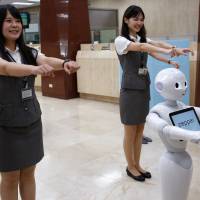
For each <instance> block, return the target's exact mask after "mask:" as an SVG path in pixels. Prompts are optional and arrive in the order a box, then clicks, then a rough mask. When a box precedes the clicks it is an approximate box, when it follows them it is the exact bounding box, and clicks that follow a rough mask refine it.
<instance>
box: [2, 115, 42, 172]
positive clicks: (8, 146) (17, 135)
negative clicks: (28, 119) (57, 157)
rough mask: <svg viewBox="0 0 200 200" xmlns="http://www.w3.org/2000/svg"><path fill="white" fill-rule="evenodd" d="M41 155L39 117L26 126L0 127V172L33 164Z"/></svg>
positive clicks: (40, 123) (40, 125)
mask: <svg viewBox="0 0 200 200" xmlns="http://www.w3.org/2000/svg"><path fill="white" fill-rule="evenodd" d="M43 156H44V149H43V139H42V122H41V119H40V120H39V121H37V122H34V123H33V124H32V125H30V126H28V127H0V172H9V171H14V170H20V169H23V168H26V167H30V166H33V165H35V164H36V163H38V162H39V161H40V160H41V159H42V158H43Z"/></svg>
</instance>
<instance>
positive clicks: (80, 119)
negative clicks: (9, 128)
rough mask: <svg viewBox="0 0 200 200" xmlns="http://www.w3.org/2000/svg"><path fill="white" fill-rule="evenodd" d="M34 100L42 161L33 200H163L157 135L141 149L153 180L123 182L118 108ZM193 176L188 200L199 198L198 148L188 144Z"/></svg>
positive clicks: (148, 132) (76, 101)
mask: <svg viewBox="0 0 200 200" xmlns="http://www.w3.org/2000/svg"><path fill="white" fill-rule="evenodd" d="M38 98H39V101H40V104H41V107H42V111H43V115H42V117H43V127H44V145H45V157H44V159H43V160H42V161H41V162H40V163H39V164H38V168H37V173H36V176H37V200H146V199H149V200H161V192H160V184H159V177H160V175H159V170H158V167H159V166H158V165H159V157H160V156H161V154H162V152H163V151H164V146H163V145H162V143H161V141H160V139H159V137H158V135H157V133H154V132H153V131H151V130H150V129H148V128H147V127H146V128H145V134H146V135H147V136H150V137H151V138H152V139H153V142H152V143H150V144H148V145H143V149H142V163H143V166H145V168H146V169H148V170H150V171H151V172H152V175H153V178H152V179H151V180H147V181H146V182H145V183H138V182H135V181H134V180H132V179H130V178H129V177H127V176H126V173H125V168H126V162H125V158H124V154H123V150H122V141H123V129H122V125H121V123H120V120H119V111H118V105H117V104H111V103H103V102H97V101H90V100H84V99H73V100H67V101H66V100H59V99H55V98H48V97H43V96H41V94H40V93H38ZM188 151H189V152H190V154H191V155H192V158H193V161H194V163H193V164H194V173H193V179H192V184H191V189H190V195H189V199H188V200H197V199H198V198H199V195H200V187H199V185H200V168H199V165H200V160H199V155H200V147H199V146H197V145H192V144H189V148H188Z"/></svg>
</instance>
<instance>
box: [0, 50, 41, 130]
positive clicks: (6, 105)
mask: <svg viewBox="0 0 200 200" xmlns="http://www.w3.org/2000/svg"><path fill="white" fill-rule="evenodd" d="M35 51H36V50H35ZM22 62H23V63H24V64H27V62H26V60H25V58H22ZM24 80H25V79H24V77H20V78H19V77H10V76H1V75H0V126H7V127H26V126H29V125H30V124H32V123H34V122H36V121H37V120H39V119H40V117H41V110H40V106H39V103H38V100H37V98H36V95H35V90H34V83H35V76H28V77H27V82H28V85H29V87H30V88H31V89H32V91H33V97H32V98H31V99H29V100H26V101H23V100H22V94H21V90H22V88H24V82H25V81H24Z"/></svg>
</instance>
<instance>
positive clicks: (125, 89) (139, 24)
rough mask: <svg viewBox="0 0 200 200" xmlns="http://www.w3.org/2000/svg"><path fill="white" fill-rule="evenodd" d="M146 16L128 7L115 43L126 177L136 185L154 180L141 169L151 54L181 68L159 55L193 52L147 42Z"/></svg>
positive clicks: (134, 7)
mask: <svg viewBox="0 0 200 200" xmlns="http://www.w3.org/2000/svg"><path fill="white" fill-rule="evenodd" d="M144 19H145V15H144V12H143V11H142V9H141V8H140V7H138V6H135V5H132V6H129V7H128V8H127V9H126V11H125V13H124V16H123V21H122V29H121V36H118V37H117V38H116V39H115V46H116V51H117V54H118V58H119V61H120V64H121V67H122V70H123V74H122V83H121V90H120V117H121V122H122V124H123V125H124V152H125V157H126V160H127V164H128V166H127V168H126V172H127V175H128V176H130V177H131V178H133V179H135V180H137V181H145V178H151V173H150V172H147V171H145V170H144V169H143V168H142V167H141V165H140V153H141V141H142V135H143V129H144V124H145V119H146V116H147V114H148V112H149V100H150V91H149V85H150V78H149V73H148V69H147V66H146V63H147V57H148V53H149V54H150V55H151V56H153V57H154V58H156V59H158V60H160V61H162V62H166V63H168V64H171V65H173V66H175V67H177V68H178V67H179V65H178V63H176V62H174V61H171V60H168V59H167V58H165V57H162V56H160V55H159V53H163V54H168V55H170V56H171V57H173V56H179V55H185V54H187V53H188V52H191V50H189V49H187V48H184V49H181V48H176V47H175V46H172V45H170V44H167V43H164V42H160V41H159V42H157V41H153V40H150V39H148V38H146V31H145V27H144Z"/></svg>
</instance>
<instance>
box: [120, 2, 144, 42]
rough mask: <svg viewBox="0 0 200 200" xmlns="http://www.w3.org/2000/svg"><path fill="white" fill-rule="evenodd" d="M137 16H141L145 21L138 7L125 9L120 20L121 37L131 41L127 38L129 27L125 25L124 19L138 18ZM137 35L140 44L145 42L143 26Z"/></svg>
mask: <svg viewBox="0 0 200 200" xmlns="http://www.w3.org/2000/svg"><path fill="white" fill-rule="evenodd" d="M139 15H142V16H143V18H144V19H145V15H144V12H143V10H142V9H141V8H140V7H139V6H135V5H131V6H129V7H128V8H127V9H126V11H125V12H124V15H123V18H122V29H121V35H122V36H124V37H125V38H127V39H129V40H131V39H130V36H129V27H128V25H127V24H126V23H125V21H124V19H125V18H127V19H130V18H131V17H138V16H139ZM137 34H138V35H139V36H140V37H141V39H140V42H146V29H145V27H144V25H143V26H142V28H141V29H140V31H139V32H138V33H137Z"/></svg>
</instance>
